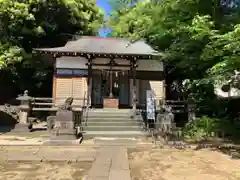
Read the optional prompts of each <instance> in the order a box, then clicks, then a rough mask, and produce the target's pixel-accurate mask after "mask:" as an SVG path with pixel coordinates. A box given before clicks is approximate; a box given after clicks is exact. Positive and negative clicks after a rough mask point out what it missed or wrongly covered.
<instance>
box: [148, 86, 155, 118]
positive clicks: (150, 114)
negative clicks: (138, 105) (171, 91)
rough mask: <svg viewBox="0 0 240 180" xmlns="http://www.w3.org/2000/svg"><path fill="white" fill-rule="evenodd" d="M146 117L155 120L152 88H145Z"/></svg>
mask: <svg viewBox="0 0 240 180" xmlns="http://www.w3.org/2000/svg"><path fill="white" fill-rule="evenodd" d="M146 93H147V94H146V95H147V97H146V100H147V107H146V108H147V109H146V110H147V119H151V120H155V101H154V94H153V91H152V90H147V92H146Z"/></svg>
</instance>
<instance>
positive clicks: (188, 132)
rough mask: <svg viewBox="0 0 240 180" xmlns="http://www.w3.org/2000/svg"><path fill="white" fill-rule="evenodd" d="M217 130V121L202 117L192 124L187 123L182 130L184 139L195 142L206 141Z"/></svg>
mask: <svg viewBox="0 0 240 180" xmlns="http://www.w3.org/2000/svg"><path fill="white" fill-rule="evenodd" d="M217 130H219V120H218V119H216V118H209V117H207V116H202V117H201V118H198V119H197V120H196V121H194V122H188V123H187V124H186V126H185V128H184V129H183V134H184V136H185V138H190V139H193V140H195V141H200V140H204V139H207V138H208V137H209V136H210V135H211V133H212V132H217Z"/></svg>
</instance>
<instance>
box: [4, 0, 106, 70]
mask: <svg viewBox="0 0 240 180" xmlns="http://www.w3.org/2000/svg"><path fill="white" fill-rule="evenodd" d="M102 20H103V13H102V12H101V11H100V9H99V8H98V7H97V6H96V5H95V2H94V1H93V0H51V1H40V0H26V1H20V0H19V1H8V0H1V1H0V37H2V38H1V45H2V46H3V47H2V48H1V54H0V55H1V56H0V57H1V58H0V65H1V66H0V67H6V66H7V65H8V64H9V63H12V62H13V60H14V59H16V60H21V59H24V57H21V58H13V59H11V60H10V61H8V59H9V58H8V57H7V55H6V54H8V53H9V52H12V51H13V53H15V51H21V52H23V51H26V52H27V53H31V51H32V48H33V47H41V46H48V47H49V46H58V45H63V44H64V43H65V42H66V40H67V39H69V38H70V36H71V35H73V34H78V35H95V34H97V33H98V29H99V27H100V24H101V22H102ZM7 47H11V48H10V49H8V48H7ZM4 49H6V52H3V50H4ZM13 49H15V50H13ZM17 54H18V55H20V54H19V53H17ZM23 54H24V53H21V55H23Z"/></svg>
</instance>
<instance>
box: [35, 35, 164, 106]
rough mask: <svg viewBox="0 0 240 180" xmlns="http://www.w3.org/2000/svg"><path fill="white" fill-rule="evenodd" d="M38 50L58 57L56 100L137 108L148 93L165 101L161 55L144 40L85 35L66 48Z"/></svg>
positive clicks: (54, 79)
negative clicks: (150, 91)
mask: <svg viewBox="0 0 240 180" xmlns="http://www.w3.org/2000/svg"><path fill="white" fill-rule="evenodd" d="M34 51H36V52H38V53H41V54H51V55H53V57H54V61H55V62H54V69H55V71H54V75H53V90H52V92H53V93H52V94H53V99H54V100H55V102H56V103H57V104H60V103H63V101H64V100H65V99H66V98H67V97H73V98H74V102H73V104H75V105H86V102H85V101H83V99H84V100H86V101H87V103H88V104H89V105H91V107H95V108H104V107H112V108H136V106H137V105H142V104H145V103H146V91H147V90H153V92H154V95H155V97H156V98H158V99H165V82H164V74H163V71H164V68H163V62H161V61H160V58H161V56H162V54H161V53H159V52H156V51H155V50H154V49H152V48H151V47H150V46H149V45H148V44H146V43H145V42H144V41H140V40H139V41H131V40H128V39H122V38H101V37H91V36H81V37H78V38H77V39H76V40H74V41H69V42H68V43H67V44H66V45H65V46H63V47H55V48H39V49H34Z"/></svg>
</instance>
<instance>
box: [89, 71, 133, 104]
mask: <svg viewBox="0 0 240 180" xmlns="http://www.w3.org/2000/svg"><path fill="white" fill-rule="evenodd" d="M129 94H130V89H129V79H128V71H121V70H111V69H102V70H95V69H94V70H92V95H91V104H92V107H95V108H103V107H112V108H129V107H130V106H129V102H130V101H129Z"/></svg>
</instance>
